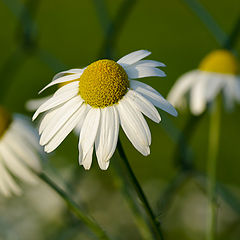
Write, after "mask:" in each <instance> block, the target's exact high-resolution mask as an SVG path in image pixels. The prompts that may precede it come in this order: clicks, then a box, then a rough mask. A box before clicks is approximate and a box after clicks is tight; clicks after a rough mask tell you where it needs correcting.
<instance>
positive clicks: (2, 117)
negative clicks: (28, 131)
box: [0, 106, 12, 138]
mask: <svg viewBox="0 0 240 240" xmlns="http://www.w3.org/2000/svg"><path fill="white" fill-rule="evenodd" d="M11 122H12V117H11V115H10V114H9V113H8V112H7V111H6V109H5V108H3V107H1V106H0V138H1V137H2V136H3V135H4V132H5V131H6V130H7V129H8V127H9V125H10V124H11Z"/></svg>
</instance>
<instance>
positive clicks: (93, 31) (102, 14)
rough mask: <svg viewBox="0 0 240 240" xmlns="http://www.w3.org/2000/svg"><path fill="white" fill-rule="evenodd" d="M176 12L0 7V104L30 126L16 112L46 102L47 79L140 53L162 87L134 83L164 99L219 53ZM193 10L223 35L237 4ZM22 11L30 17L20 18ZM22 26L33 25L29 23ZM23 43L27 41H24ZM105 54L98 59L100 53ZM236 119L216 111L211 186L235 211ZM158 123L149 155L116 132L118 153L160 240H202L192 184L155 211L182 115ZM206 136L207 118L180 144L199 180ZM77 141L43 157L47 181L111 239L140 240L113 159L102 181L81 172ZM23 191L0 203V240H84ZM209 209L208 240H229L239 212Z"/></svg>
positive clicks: (151, 5) (14, 0) (35, 2)
mask: <svg viewBox="0 0 240 240" xmlns="http://www.w3.org/2000/svg"><path fill="white" fill-rule="evenodd" d="M124 2H128V5H126V6H125V9H124V11H122V12H120V16H119V9H120V8H121V7H122V6H123V3H124ZM186 2H188V1H184V0H172V1H158V0H148V1H146V0H145V1H144V0H139V1H138V0H136V1H125V0H121V1H120V0H114V1H113V0H112V1H111V0H105V1H104V0H103V1H101V0H91V1H90V0H89V1H87V0H85V1H76V0H75V1H74V0H68V1H66V0H51V1H47V0H28V1H27V0H25V1H24V0H0V26H1V31H0V53H1V57H0V74H1V75H0V77H1V80H0V81H1V84H0V93H1V96H0V98H1V101H2V103H4V105H5V106H6V107H7V108H8V109H9V110H11V111H13V112H19V113H23V114H27V115H29V116H31V115H32V113H29V112H27V111H26V109H25V103H26V101H28V100H29V99H33V98H38V97H41V96H47V95H48V94H50V93H53V92H54V91H55V88H54V87H52V88H50V89H48V90H47V91H46V92H44V93H43V94H41V96H38V92H39V90H41V89H42V88H43V87H44V86H45V85H46V84H47V83H48V82H49V81H51V79H52V77H53V75H54V74H55V73H57V72H59V71H63V70H67V69H69V68H77V67H84V66H86V65H88V64H89V63H91V62H93V61H95V60H97V59H99V58H100V57H104V56H106V55H107V56H108V55H109V53H111V55H112V57H113V59H114V60H117V59H118V58H120V57H122V56H124V55H126V54H128V53H130V52H132V51H135V50H139V49H147V50H150V51H151V52H152V55H150V56H149V57H148V59H153V60H158V61H161V62H164V63H165V64H166V65H167V67H166V68H164V71H165V72H166V73H167V77H165V78H145V79H142V80H141V81H143V82H144V83H147V84H149V85H151V86H152V87H153V88H155V89H157V90H158V91H159V92H160V93H161V94H162V95H163V96H165V97H166V96H167V94H168V92H169V90H170V89H171V87H172V85H173V84H174V82H175V81H176V80H177V78H178V77H179V76H180V75H181V74H183V73H185V72H187V71H189V70H192V69H194V68H197V67H198V64H199V62H200V61H201V59H202V58H203V57H204V56H205V55H206V54H208V53H209V52H210V51H211V50H214V49H217V48H220V47H221V46H220V45H219V43H218V42H217V40H216V39H215V37H214V36H213V34H212V33H211V32H210V31H209V30H208V29H207V27H206V26H205V25H204V23H203V22H202V21H201V20H200V19H199V17H198V16H197V15H196V14H195V13H194V12H193V11H192V10H191V8H190V7H189V6H188V5H187V4H186ZM199 2H200V3H201V4H202V6H204V8H205V9H206V10H207V11H208V12H209V14H210V15H211V16H212V17H213V18H214V19H215V21H216V22H217V23H218V24H219V26H220V27H221V29H222V30H223V31H224V32H225V33H226V34H230V33H231V31H232V30H233V28H234V26H235V24H236V22H237V20H238V19H239V14H240V5H239V1H238V0H229V1H218V0H211V1H207V0H201V1H199ZM24 6H25V7H27V8H28V9H29V10H30V13H29V12H28V13H26V14H24V15H22V12H23V7H24ZM28 14H30V15H29V16H28ZM116 16H118V23H117V25H116V26H115V31H116V32H117V34H116V36H115V37H114V38H113V40H112V41H110V40H109V39H108V36H109V35H108V34H111V32H110V33H109V32H108V27H109V23H110V22H111V21H113V20H114V19H116ZM28 19H33V22H29V21H28ZM24 32H25V34H24ZM29 33H30V36H29V37H27V36H28V35H27V34H29ZM31 33H33V34H31ZM106 47H107V48H108V51H105V48H106ZM234 48H235V52H236V53H238V54H239V50H240V41H236V42H235V46H234ZM239 110H240V106H239V105H238V106H236V107H235V109H234V111H233V112H231V113H226V112H225V111H224V109H223V108H222V114H221V132H220V149H219V154H218V160H217V180H218V181H219V182H221V183H222V184H223V185H224V186H225V187H227V188H228V189H229V190H230V191H231V193H233V194H234V196H236V197H238V199H239V201H240V188H239V184H240V175H239V169H240V162H239V159H240V151H239V147H238V145H239V133H240V126H239V122H240V113H239ZM160 114H161V111H160ZM161 116H162V121H161V123H160V124H155V123H153V122H151V121H148V120H147V121H148V124H149V127H150V129H151V132H152V145H151V154H150V155H149V156H148V157H144V156H142V155H141V154H140V153H138V152H137V151H136V150H135V149H134V147H133V146H132V145H131V143H130V142H129V141H128V140H127V138H126V136H125V134H123V132H122V131H121V132H120V137H121V139H122V142H123V146H124V149H125V151H126V154H127V156H128V158H129V161H130V164H131V166H132V168H133V170H134V172H135V174H136V176H137V177H138V179H139V181H140V183H141V185H142V187H143V189H144V190H145V192H146V195H147V197H148V199H149V201H150V203H151V205H152V207H153V209H154V211H155V214H156V215H159V219H160V221H161V222H162V225H163V232H164V235H165V239H167V240H172V239H186V240H188V239H189V240H190V239H194V240H198V239H204V234H205V227H206V207H207V198H206V195H205V194H204V189H203V188H202V186H200V185H199V183H197V181H195V180H193V179H188V180H186V182H184V184H183V185H180V186H179V188H177V191H176V193H175V194H174V195H173V198H172V201H169V202H168V203H169V204H168V203H167V204H166V208H162V207H161V206H159V199H161V195H162V193H163V191H164V189H165V188H166V186H167V185H168V184H169V183H170V181H172V179H173V178H174V176H176V174H177V173H178V170H179V169H178V167H177V166H176V164H175V162H174V157H175V150H176V139H174V137H173V135H174V134H172V131H171V129H172V128H176V129H178V130H179V131H181V129H182V128H183V127H184V126H185V125H186V122H187V120H188V119H189V116H190V113H189V111H188V110H187V111H185V112H179V116H178V117H177V118H174V117H172V116H170V115H167V114H165V113H164V114H163V113H162V114H161ZM169 122H170V124H171V125H169ZM208 126H209V115H208V114H205V115H204V116H203V117H202V119H201V120H200V121H199V123H198V124H197V126H196V128H195V129H194V132H192V138H191V142H190V148H191V150H192V152H193V156H194V163H195V165H196V168H197V169H198V170H199V171H201V172H205V168H206V158H207V149H208ZM77 140H78V139H77V137H76V136H74V135H73V134H72V135H70V136H68V137H67V139H66V140H65V141H64V142H63V143H62V144H61V145H60V146H59V147H58V149H57V150H56V151H55V153H53V154H49V162H50V163H51V165H52V166H54V167H55V168H57V169H58V171H59V172H60V175H61V177H56V180H57V181H59V183H60V184H62V186H64V184H63V183H62V182H61V181H62V180H63V179H65V180H66V182H68V183H69V185H70V189H71V191H72V193H73V195H74V196H73V197H74V199H76V201H78V202H79V203H80V204H81V205H82V206H83V207H84V208H86V209H87V211H88V212H89V213H90V214H91V215H92V216H93V217H94V218H95V219H96V220H97V221H98V223H99V224H100V225H101V226H102V227H103V228H104V229H105V230H106V231H107V232H108V233H109V235H110V236H112V239H119V240H120V239H136V240H137V239H144V238H142V237H141V236H140V233H141V231H139V230H138V227H137V225H136V223H135V221H134V215H133V214H132V213H131V210H130V209H129V207H128V204H127V202H126V201H125V200H124V197H123V196H122V194H121V190H120V188H119V185H120V183H119V181H118V180H116V178H115V177H114V175H115V171H114V166H115V167H116V166H117V167H119V166H121V164H120V163H119V162H120V161H121V160H120V159H119V158H118V156H117V154H115V155H114V157H113V158H112V160H111V164H110V167H109V169H108V170H107V171H101V170H100V169H99V167H98V165H97V163H96V158H95V157H94V159H93V165H92V167H91V169H90V171H85V170H84V169H83V168H82V167H80V166H79V165H78V150H77V144H78V143H77ZM114 161H116V162H118V164H116V163H114ZM60 179H62V180H60ZM42 184H43V183H42ZM40 185H41V184H40ZM43 185H44V184H43ZM24 188H25V190H26V191H25V192H28V191H30V193H26V194H24V196H22V197H17V198H14V197H13V198H11V199H10V200H5V199H2V198H3V197H2V196H1V197H0V204H1V207H0V214H1V215H0V240H2V239H4V240H5V239H9V240H12V239H19V240H30V239H36V240H43V239H44V240H45V239H56V240H65V239H68V240H71V239H72V240H76V239H94V237H93V236H92V235H91V234H90V235H89V232H88V231H87V230H86V228H85V227H84V226H83V225H81V224H79V223H78V222H77V220H76V219H75V217H74V216H72V215H71V214H70V213H68V212H67V211H66V207H65V206H64V203H63V202H62V200H61V199H59V198H58V196H57V195H55V193H52V192H51V189H50V190H49V188H48V187H44V186H39V188H40V190H41V193H37V191H38V189H36V188H35V187H31V188H30V189H29V188H28V187H27V186H25V187H24ZM37 188H38V187H37ZM42 194H43V195H44V196H43V195H42ZM48 194H49V195H48ZM48 196H49V197H48ZM41 197H43V200H42V201H41ZM55 203H56V204H58V205H57V207H58V208H59V209H56V208H57V207H55V208H54V211H53V213H52V214H50V215H51V216H50V217H49V216H48V213H49V212H51V209H48V208H51V207H53V206H54V205H56V204H55ZM28 204H29V205H28ZM44 204H46V205H45V207H44ZM51 204H52V205H51ZM218 204H219V205H218V206H219V214H218V217H219V222H218V238H217V239H229V240H230V239H232V240H235V239H236V240H237V239H239V238H240V211H239V212H237V211H236V209H233V208H232V207H230V206H229V205H228V204H227V203H226V202H225V201H223V200H222V199H219V202H218ZM26 206H28V207H26ZM164 206H165V205H164ZM19 208H21V211H20V210H19ZM9 212H10V213H9ZM26 219H30V220H29V221H27V220H26ZM31 219H32V220H31ZM21 221H22V222H21ZM20 222H21V223H20ZM28 224H29V225H28ZM28 226H29V227H28ZM26 229H27V230H26ZM10 232H15V233H10ZM16 237H17V238H16Z"/></svg>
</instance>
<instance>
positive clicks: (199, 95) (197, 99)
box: [190, 75, 208, 115]
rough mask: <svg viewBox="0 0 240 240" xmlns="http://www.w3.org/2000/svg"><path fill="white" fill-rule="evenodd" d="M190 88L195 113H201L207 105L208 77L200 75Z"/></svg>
mask: <svg viewBox="0 0 240 240" xmlns="http://www.w3.org/2000/svg"><path fill="white" fill-rule="evenodd" d="M196 81H197V82H196V83H195V84H194V85H193V86H192V89H191V90H190V108H191V111H192V113H193V114H196V115H198V114H201V113H202V112H203V111H204V109H205V107H206V103H207V102H206V88H207V83H208V79H206V78H205V77H204V76H202V75H199V76H198V77H197V79H196Z"/></svg>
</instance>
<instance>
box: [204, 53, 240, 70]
mask: <svg viewBox="0 0 240 240" xmlns="http://www.w3.org/2000/svg"><path fill="white" fill-rule="evenodd" d="M199 69H200V70H202V71H207V72H216V73H224V74H234V75H236V74H238V73H239V63H238V61H237V59H236V58H235V56H234V55H233V54H232V53H231V52H229V51H227V50H215V51H213V52H211V53H210V54H208V55H207V56H206V57H205V58H204V59H203V60H202V62H201V63H200V65H199Z"/></svg>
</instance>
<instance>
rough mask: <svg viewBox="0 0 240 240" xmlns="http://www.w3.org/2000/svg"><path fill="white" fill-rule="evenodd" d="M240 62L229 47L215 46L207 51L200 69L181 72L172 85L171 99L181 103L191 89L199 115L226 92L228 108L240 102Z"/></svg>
mask: <svg viewBox="0 0 240 240" xmlns="http://www.w3.org/2000/svg"><path fill="white" fill-rule="evenodd" d="M239 70H240V69H239V62H238V61H237V59H236V58H235V56H234V55H233V54H232V53H231V52H229V51H227V50H215V51H213V52H211V53H210V54H209V55H207V56H206V57H205V58H204V59H203V60H202V61H201V63H200V65H199V68H198V69H197V70H193V71H190V72H188V73H185V74H184V75H183V76H181V77H180V78H179V79H178V80H177V82H176V83H175V85H174V86H173V88H172V89H171V91H170V93H169V95H168V100H169V101H170V102H171V103H172V104H173V105H174V106H176V107H181V106H183V104H184V100H186V98H185V97H186V96H187V94H188V93H189V105H190V109H191V112H192V113H193V114H195V115H198V114H201V113H202V112H203V111H204V110H205V109H206V105H207V103H212V102H213V100H214V99H215V98H216V96H217V95H218V94H219V93H220V92H222V93H223V97H224V103H225V106H226V107H227V109H232V108H233V105H234V102H235V101H237V102H240V76H239V72H240V71H239Z"/></svg>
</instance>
